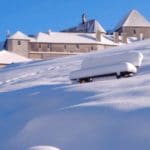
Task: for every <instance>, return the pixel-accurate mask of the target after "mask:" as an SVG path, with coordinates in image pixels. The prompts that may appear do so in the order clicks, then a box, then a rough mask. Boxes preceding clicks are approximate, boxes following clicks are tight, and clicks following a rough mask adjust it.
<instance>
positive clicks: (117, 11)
mask: <svg viewBox="0 0 150 150" xmlns="http://www.w3.org/2000/svg"><path fill="white" fill-rule="evenodd" d="M0 2H1V3H0V20H1V22H0V39H4V38H5V35H6V31H7V30H10V33H14V32H15V31H17V30H21V31H23V32H25V33H27V34H36V33H37V32H39V31H47V30H48V29H51V30H52V31H59V30H61V29H64V28H68V27H72V26H74V25H77V24H79V23H80V21H81V15H82V13H83V12H86V13H87V16H88V19H93V18H94V19H97V20H98V21H99V22H100V23H101V24H102V26H103V27H104V28H105V29H106V30H108V29H112V28H114V27H115V25H116V24H117V23H118V22H119V21H120V19H121V18H122V17H123V16H124V15H126V14H127V13H128V12H129V11H130V10H131V9H137V10H138V11H140V12H141V13H142V14H143V15H144V16H145V17H146V18H147V19H148V20H150V12H149V9H150V4H149V3H150V1H149V0H144V1H141V0H138V1H135V0H134V1H132V0H109V1H108V0H1V1H0Z"/></svg>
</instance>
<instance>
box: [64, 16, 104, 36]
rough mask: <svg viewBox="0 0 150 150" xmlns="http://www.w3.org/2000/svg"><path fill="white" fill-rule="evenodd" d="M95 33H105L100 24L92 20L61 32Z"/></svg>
mask: <svg viewBox="0 0 150 150" xmlns="http://www.w3.org/2000/svg"><path fill="white" fill-rule="evenodd" d="M97 31H100V32H102V33H106V31H105V30H104V28H103V27H102V26H101V24H100V23H99V22H98V21H97V20H95V19H92V20H89V21H86V22H85V23H84V24H83V23H81V24H79V25H78V26H76V27H73V28H69V29H65V30H63V31H62V32H85V33H96V32H97Z"/></svg>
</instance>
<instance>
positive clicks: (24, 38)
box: [8, 31, 30, 40]
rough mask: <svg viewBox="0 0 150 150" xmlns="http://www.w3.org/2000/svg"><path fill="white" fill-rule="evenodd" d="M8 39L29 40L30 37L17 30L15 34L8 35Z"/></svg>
mask: <svg viewBox="0 0 150 150" xmlns="http://www.w3.org/2000/svg"><path fill="white" fill-rule="evenodd" d="M8 39H22V40H29V39H30V38H29V37H28V36H27V35H26V34H24V33H22V32H20V31H17V32H16V33H15V34H13V35H12V36H10V37H9V38H8Z"/></svg>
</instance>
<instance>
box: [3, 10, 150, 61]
mask: <svg viewBox="0 0 150 150" xmlns="http://www.w3.org/2000/svg"><path fill="white" fill-rule="evenodd" d="M147 38H150V22H149V21H148V20H146V19H145V18H144V17H143V16H142V15H141V14H140V13H139V12H138V11H136V10H132V11H131V12H130V13H129V14H128V15H127V16H126V17H125V18H124V19H123V20H122V21H121V22H120V23H119V24H118V25H117V27H116V28H115V30H114V31H113V34H112V33H111V34H108V33H106V31H105V29H104V28H103V27H102V26H101V24H100V23H99V22H98V21H97V20H95V19H92V20H87V17H86V14H83V15H82V22H81V23H80V24H79V25H77V26H75V27H73V28H68V29H65V30H63V31H61V32H51V31H50V30H49V31H48V32H47V33H43V32H39V33H38V34H37V35H32V36H29V35H26V34H24V33H22V32H20V31H17V32H16V33H15V34H13V35H12V36H9V37H7V40H6V44H5V45H6V48H7V50H9V51H13V52H15V53H17V54H19V55H22V56H25V57H27V58H32V59H47V58H54V57H60V56H66V55H75V54H79V53H85V52H90V51H96V50H103V49H106V48H110V47H114V46H118V45H121V44H124V43H130V42H134V41H137V40H143V39H147Z"/></svg>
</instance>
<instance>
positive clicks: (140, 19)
mask: <svg viewBox="0 0 150 150" xmlns="http://www.w3.org/2000/svg"><path fill="white" fill-rule="evenodd" d="M121 27H150V22H149V21H148V20H147V19H146V18H145V17H144V16H143V15H141V14H140V13H139V12H138V11H137V10H134V9H133V10H132V11H130V13H129V14H128V15H127V16H125V17H124V18H123V20H122V21H121V22H120V23H119V24H118V26H117V27H116V28H115V30H117V29H119V28H121Z"/></svg>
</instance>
